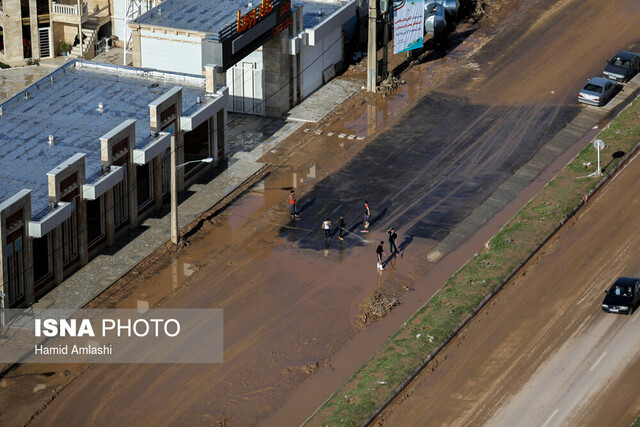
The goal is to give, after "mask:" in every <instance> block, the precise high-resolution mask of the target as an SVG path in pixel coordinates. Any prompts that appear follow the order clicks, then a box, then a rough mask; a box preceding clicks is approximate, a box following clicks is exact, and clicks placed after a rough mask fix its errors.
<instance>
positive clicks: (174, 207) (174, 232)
mask: <svg viewBox="0 0 640 427" xmlns="http://www.w3.org/2000/svg"><path fill="white" fill-rule="evenodd" d="M175 145H176V144H175V137H174V136H172V137H171V243H173V244H174V245H177V244H178V241H179V240H180V232H179V230H178V169H181V168H183V167H185V166H186V165H188V164H192V163H211V162H213V158H211V157H207V158H205V159H200V160H192V161H190V162H186V163H182V164H180V165H178V164H177V162H178V161H177V155H176V147H175Z"/></svg>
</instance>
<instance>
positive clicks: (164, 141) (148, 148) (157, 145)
mask: <svg viewBox="0 0 640 427" xmlns="http://www.w3.org/2000/svg"><path fill="white" fill-rule="evenodd" d="M169 147H171V134H170V133H169V132H158V135H157V136H156V137H155V138H154V139H152V140H151V141H150V142H149V143H148V144H147V145H145V146H144V147H142V148H136V149H134V150H133V163H135V164H136V165H146V164H147V163H149V162H150V161H151V160H152V159H153V158H155V157H156V156H159V155H160V154H162V153H164V152H165V150H166V149H167V148H169Z"/></svg>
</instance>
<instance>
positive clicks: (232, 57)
mask: <svg viewBox="0 0 640 427" xmlns="http://www.w3.org/2000/svg"><path fill="white" fill-rule="evenodd" d="M292 23H293V16H292V14H291V0H261V1H260V3H258V4H257V6H255V7H253V8H252V9H250V10H249V11H247V12H245V13H242V11H240V10H239V11H238V15H237V18H236V20H235V22H234V23H233V24H229V25H227V26H226V27H224V28H223V29H222V31H220V33H219V43H221V44H222V61H221V62H222V64H221V65H222V68H223V69H224V70H225V71H226V70H228V69H229V68H231V67H232V66H233V65H234V64H236V63H238V62H239V61H240V60H241V59H242V58H244V57H245V56H247V55H248V54H250V53H251V52H253V51H254V50H256V49H257V48H259V47H260V46H262V45H263V44H265V43H266V42H267V41H269V40H270V39H271V38H273V37H275V36H276V35H278V34H279V33H281V32H282V31H284V30H285V29H287V28H288V27H290V26H291V24H292Z"/></svg>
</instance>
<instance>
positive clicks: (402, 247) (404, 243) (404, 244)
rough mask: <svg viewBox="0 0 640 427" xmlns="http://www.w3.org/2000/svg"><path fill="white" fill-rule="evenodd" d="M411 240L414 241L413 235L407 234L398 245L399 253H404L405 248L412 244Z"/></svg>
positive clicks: (401, 254)
mask: <svg viewBox="0 0 640 427" xmlns="http://www.w3.org/2000/svg"><path fill="white" fill-rule="evenodd" d="M411 242H413V236H407V237H405V238H404V240H403V241H402V243H400V244H399V245H398V253H399V254H400V256H403V255H404V250H405V249H406V248H407V246H409V245H410V244H411Z"/></svg>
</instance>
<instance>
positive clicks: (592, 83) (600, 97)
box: [578, 77, 617, 107]
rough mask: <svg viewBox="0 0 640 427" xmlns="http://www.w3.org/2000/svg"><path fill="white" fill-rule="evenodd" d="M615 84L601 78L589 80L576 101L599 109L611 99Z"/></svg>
mask: <svg viewBox="0 0 640 427" xmlns="http://www.w3.org/2000/svg"><path fill="white" fill-rule="evenodd" d="M616 86H617V85H616V83H615V82H612V81H611V80H608V79H603V78H602V77H593V78H590V79H589V81H588V82H587V84H586V85H584V87H583V88H582V90H581V91H580V93H579V94H578V101H579V102H583V103H585V104H589V105H595V106H597V107H600V106H602V105H604V104H606V103H607V101H608V100H609V99H611V98H613V95H614V94H615V92H616Z"/></svg>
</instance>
